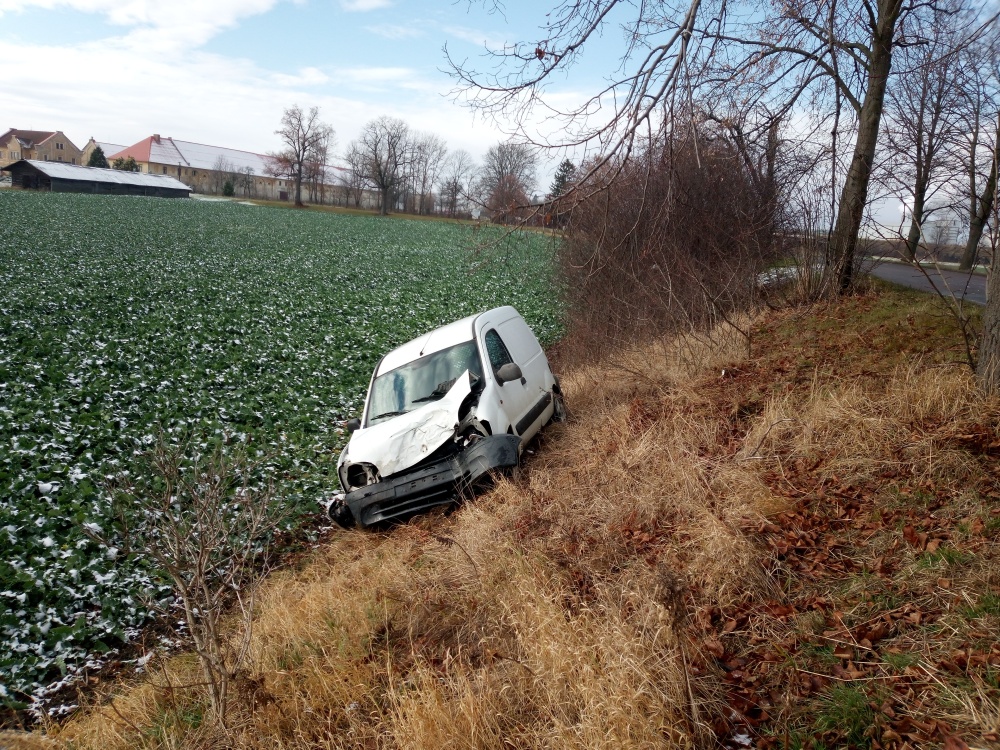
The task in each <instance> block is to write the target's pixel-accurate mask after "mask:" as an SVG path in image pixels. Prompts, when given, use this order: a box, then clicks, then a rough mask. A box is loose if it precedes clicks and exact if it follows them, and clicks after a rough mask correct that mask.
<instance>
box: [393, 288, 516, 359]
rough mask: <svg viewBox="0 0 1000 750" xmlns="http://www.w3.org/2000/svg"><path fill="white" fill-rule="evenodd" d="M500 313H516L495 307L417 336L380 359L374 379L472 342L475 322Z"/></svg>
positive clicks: (506, 308)
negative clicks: (428, 356)
mask: <svg viewBox="0 0 1000 750" xmlns="http://www.w3.org/2000/svg"><path fill="white" fill-rule="evenodd" d="M501 312H502V313H503V317H511V314H513V315H517V311H516V310H515V309H514V308H513V307H510V306H509V305H507V306H504V307H495V308H493V309H492V310H487V311H485V312H481V313H477V314H475V315H469V316H468V317H465V318H462V319H461V320H456V321H455V322H454V323H448V324H447V325H443V326H441V327H440V328H435V329H434V330H432V331H429V332H428V333H425V334H423V335H421V336H417V338H415V339H413V340H412V341H408V342H406V343H405V344H403V345H402V346H400V347H397V348H396V349H393V350H392V351H391V352H389V353H388V354H386V355H385V356H384V357H382V361H381V362H379V364H378V367H377V368H376V370H375V377H378V376H379V375H382V374H384V373H387V372H391V371H392V370H395V369H396V368H397V367H402V366H403V365H405V364H406V363H407V362H412V361H413V360H415V359H420V357H423V356H426V355H428V354H433V353H434V352H439V351H441V350H442V349H447V348H449V347H452V346H455V345H456V344H461V343H464V342H466V341H472V339H473V338H475V330H476V321H477V320H478V319H479V318H482V317H495V316H496V314H497V313H501Z"/></svg>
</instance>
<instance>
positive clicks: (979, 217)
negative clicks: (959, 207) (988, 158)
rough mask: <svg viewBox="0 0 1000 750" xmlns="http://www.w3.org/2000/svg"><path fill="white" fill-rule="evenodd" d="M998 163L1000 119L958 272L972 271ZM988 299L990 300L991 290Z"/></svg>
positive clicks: (994, 188) (993, 193)
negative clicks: (985, 177)
mask: <svg viewBox="0 0 1000 750" xmlns="http://www.w3.org/2000/svg"><path fill="white" fill-rule="evenodd" d="M998 163H1000V118H998V120H997V132H996V136H995V139H994V142H993V163H992V164H991V165H990V176H989V177H988V178H987V179H986V187H985V188H984V189H983V195H982V197H980V198H979V200H978V208H977V209H976V212H975V213H974V214H970V215H969V239H968V240H967V241H966V243H965V252H963V253H962V262H961V263H960V264H959V266H958V270H959V271H970V270H972V264H973V263H975V262H976V255H977V253H978V251H979V241H980V240H981V239H982V238H983V228H984V227H985V226H986V221H987V219H989V217H990V211H991V210H992V209H993V201H994V200H996V195H997V164H998ZM973 200H976V198H975V194H973ZM990 298H991V299H992V289H991V295H990Z"/></svg>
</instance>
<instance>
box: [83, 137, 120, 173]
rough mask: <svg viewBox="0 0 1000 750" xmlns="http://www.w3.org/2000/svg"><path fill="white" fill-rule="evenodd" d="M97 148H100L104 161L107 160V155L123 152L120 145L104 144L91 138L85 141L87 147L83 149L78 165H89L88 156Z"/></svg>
mask: <svg viewBox="0 0 1000 750" xmlns="http://www.w3.org/2000/svg"><path fill="white" fill-rule="evenodd" d="M98 146H100V147H101V151H102V152H103V153H104V158H105V159H107V158H108V154H114V153H116V152H118V151H124V150H125V147H124V146H122V145H121V144H120V143H105V142H103V141H98V140H94V137H93V136H91V137H90V140H89V141H87V145H85V146H84V147H83V153H82V154H81V155H80V163H81V164H83V165H84V166H87V165H88V164H89V163H90V155H91V154H92V153H94V151H95V149H97V147H98ZM109 163H110V162H109Z"/></svg>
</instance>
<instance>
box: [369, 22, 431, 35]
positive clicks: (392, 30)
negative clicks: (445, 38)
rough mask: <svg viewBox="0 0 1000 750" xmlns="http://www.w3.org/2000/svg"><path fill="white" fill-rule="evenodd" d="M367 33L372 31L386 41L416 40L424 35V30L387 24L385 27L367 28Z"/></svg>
mask: <svg viewBox="0 0 1000 750" xmlns="http://www.w3.org/2000/svg"><path fill="white" fill-rule="evenodd" d="M365 30H366V31H370V32H371V33H373V34H377V35H378V36H381V37H385V38H386V39H414V38H416V37H419V36H423V35H424V31H423V30H422V29H418V28H416V27H414V26H395V25H391V24H387V25H384V26H365Z"/></svg>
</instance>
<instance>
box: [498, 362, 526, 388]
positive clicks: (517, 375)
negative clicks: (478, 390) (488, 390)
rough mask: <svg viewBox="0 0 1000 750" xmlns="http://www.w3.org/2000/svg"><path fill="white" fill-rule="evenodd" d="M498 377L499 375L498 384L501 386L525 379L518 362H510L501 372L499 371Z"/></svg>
mask: <svg viewBox="0 0 1000 750" xmlns="http://www.w3.org/2000/svg"><path fill="white" fill-rule="evenodd" d="M496 375H497V382H498V383H499V384H500V385H503V384H504V383H509V382H510V381H511V380H520V379H521V378H523V377H524V375H523V374H521V368H520V367H518V365H517V363H516V362H508V363H507V364H505V365H504V366H503V367H501V368H500V369H499V370H497V373H496Z"/></svg>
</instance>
